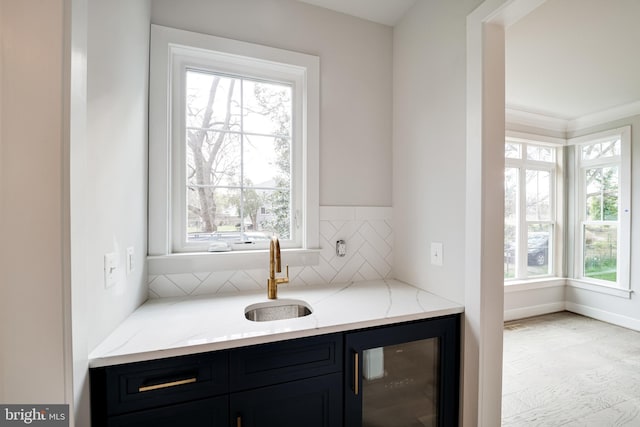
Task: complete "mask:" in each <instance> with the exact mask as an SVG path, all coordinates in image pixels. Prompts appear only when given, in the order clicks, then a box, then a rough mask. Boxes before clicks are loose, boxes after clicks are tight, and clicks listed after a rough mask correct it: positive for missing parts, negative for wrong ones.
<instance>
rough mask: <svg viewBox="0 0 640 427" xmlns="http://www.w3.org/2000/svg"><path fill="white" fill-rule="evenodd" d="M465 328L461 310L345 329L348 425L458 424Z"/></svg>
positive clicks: (444, 425)
mask: <svg viewBox="0 0 640 427" xmlns="http://www.w3.org/2000/svg"><path fill="white" fill-rule="evenodd" d="M459 329H460V325H459V316H458V315H456V316H449V317H442V318H436V319H430V320H423V321H417V322H411V323H402V324H397V325H392V326H386V327H380V328H372V329H367V330H361V331H356V332H351V333H347V334H345V353H344V355H345V357H344V360H345V370H344V374H345V395H344V402H345V408H344V411H345V425H346V426H385V427H393V426H398V427H400V426H434V427H436V426H438V427H450V426H456V425H458V398H459V396H458V395H459V367H460V356H459V355H460V333H459Z"/></svg>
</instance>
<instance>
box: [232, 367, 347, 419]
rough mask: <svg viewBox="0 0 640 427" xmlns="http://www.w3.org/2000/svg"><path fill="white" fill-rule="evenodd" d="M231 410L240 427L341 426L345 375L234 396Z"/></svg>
mask: <svg viewBox="0 0 640 427" xmlns="http://www.w3.org/2000/svg"><path fill="white" fill-rule="evenodd" d="M230 408H231V410H230V416H231V421H234V420H235V424H234V425H237V426H239V427H240V426H241V427H300V426H304V427H339V426H341V425H342V374H340V373H335V374H329V375H323V376H320V377H315V378H309V379H305V380H299V381H292V382H288V383H284V384H279V385H274V386H269V387H262V388H258V389H255V390H248V391H244V392H239V393H233V394H231V403H230Z"/></svg>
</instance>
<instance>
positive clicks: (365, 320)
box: [89, 280, 464, 367]
mask: <svg viewBox="0 0 640 427" xmlns="http://www.w3.org/2000/svg"><path fill="white" fill-rule="evenodd" d="M278 298H280V299H285V298H286V299H299V300H303V301H305V302H307V303H308V304H309V305H310V306H311V308H312V310H313V313H312V314H310V315H308V316H306V317H301V318H296V319H287V320H275V321H269V322H252V321H250V320H247V319H246V318H245V317H244V311H245V307H246V306H248V305H251V304H255V303H260V302H266V301H268V300H267V295H266V290H265V291H264V292H260V293H256V292H251V293H235V294H229V295H205V296H199V297H180V298H162V299H152V300H148V301H147V302H145V303H144V304H143V305H142V306H140V307H139V308H138V309H137V310H136V311H135V312H133V313H132V314H131V315H130V316H129V317H128V318H127V319H126V320H125V321H124V322H123V323H122V324H120V325H119V326H118V327H117V328H116V329H115V330H114V331H113V333H111V335H109V336H108V337H107V338H106V339H105V340H104V341H103V342H102V343H101V344H100V345H99V346H98V347H97V348H96V349H95V350H94V351H93V352H92V353H91V354H90V355H89V366H90V367H99V366H109V365H117V364H121V363H130V362H138V361H144V360H152V359H160V358H165V357H173V356H180V355H185V354H193V353H201V352H206V351H213V350H220V349H226V348H234V347H243V346H247V345H253V344H262V343H266V342H273V341H281V340H285V339H291V338H300V337H306V336H312V335H320V334H325V333H331V332H338V331H346V330H352V329H359V328H365V327H370V326H379V325H385V324H390V323H397V322H403V321H408V320H418V319H427V318H432V317H438V316H445V315H449V314H456V313H462V312H463V311H464V307H463V306H462V305H460V304H457V303H454V302H452V301H448V300H446V299H444V298H441V297H439V296H437V295H434V294H432V293H429V292H426V291H424V290H421V289H418V288H415V287H413V286H410V285H407V284H405V283H402V282H400V281H397V280H373V281H365V282H354V283H349V284H342V285H324V286H298V287H296V286H290V287H287V286H286V285H284V286H280V287H279V289H278Z"/></svg>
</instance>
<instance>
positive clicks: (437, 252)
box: [431, 242, 443, 266]
mask: <svg viewBox="0 0 640 427" xmlns="http://www.w3.org/2000/svg"><path fill="white" fill-rule="evenodd" d="M442 259H443V256H442V243H441V242H431V264H433V265H440V266H441V265H442Z"/></svg>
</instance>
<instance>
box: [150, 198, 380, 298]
mask: <svg viewBox="0 0 640 427" xmlns="http://www.w3.org/2000/svg"><path fill="white" fill-rule="evenodd" d="M338 240H344V241H345V242H346V245H347V255H346V256H344V257H338V256H336V253H335V245H336V241H338ZM267 277H268V265H265V267H264V268H259V269H248V270H228V271H214V272H204V271H198V272H193V273H180V274H161V275H150V276H149V278H148V284H149V297H150V298H163V297H173V296H185V295H204V294H223V293H230V292H239V291H246V290H259V289H264V290H265V292H266V285H267ZM289 278H290V282H291V283H289V284H287V285H285V286H305V285H321V284H324V283H347V282H358V281H363V280H375V279H391V278H393V213H392V208H389V207H382V208H381V207H342V206H323V207H321V208H320V260H319V263H318V265H313V266H306V267H290V268H289Z"/></svg>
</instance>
